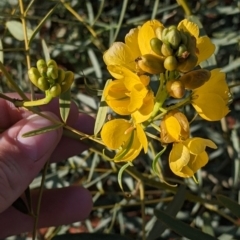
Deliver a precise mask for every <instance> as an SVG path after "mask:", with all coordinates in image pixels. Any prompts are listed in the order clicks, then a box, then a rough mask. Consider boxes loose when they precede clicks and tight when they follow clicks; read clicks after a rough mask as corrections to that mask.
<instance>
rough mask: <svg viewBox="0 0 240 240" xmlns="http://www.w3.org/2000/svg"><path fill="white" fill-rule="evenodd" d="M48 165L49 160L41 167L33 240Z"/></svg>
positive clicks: (34, 233)
mask: <svg viewBox="0 0 240 240" xmlns="http://www.w3.org/2000/svg"><path fill="white" fill-rule="evenodd" d="M48 165H49V161H47V162H46V163H45V165H44V168H43V174H42V181H41V186H40V190H39V196H38V202H37V210H36V213H35V215H36V217H35V221H34V226H33V237H32V239H33V240H35V238H36V233H37V227H38V220H39V213H40V208H41V202H42V195H43V188H44V182H45V178H46V174H47V169H48Z"/></svg>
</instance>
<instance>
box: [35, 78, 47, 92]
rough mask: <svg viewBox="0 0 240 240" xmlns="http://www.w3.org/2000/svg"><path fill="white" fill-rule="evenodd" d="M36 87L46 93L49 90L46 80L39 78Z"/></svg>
mask: <svg viewBox="0 0 240 240" xmlns="http://www.w3.org/2000/svg"><path fill="white" fill-rule="evenodd" d="M37 87H38V88H39V89H41V90H42V91H46V90H48V89H49V87H50V84H49V82H48V80H47V79H46V78H44V77H40V78H39V79H38V81H37Z"/></svg>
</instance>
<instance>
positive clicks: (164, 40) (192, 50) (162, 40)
mask: <svg viewBox="0 0 240 240" xmlns="http://www.w3.org/2000/svg"><path fill="white" fill-rule="evenodd" d="M155 33H156V37H155V38H152V39H151V40H150V45H151V49H152V51H153V52H154V53H155V54H157V55H158V56H159V57H161V58H163V59H164V62H163V65H164V68H165V69H166V70H168V71H173V70H179V71H180V72H188V71H190V70H192V69H193V68H194V67H195V66H196V64H197V61H198V58H197V55H196V52H197V49H196V39H195V37H194V36H191V35H190V34H189V33H188V32H184V31H183V30H181V29H180V30H179V29H178V28H177V27H176V26H170V27H169V28H164V27H158V28H156V30H155Z"/></svg>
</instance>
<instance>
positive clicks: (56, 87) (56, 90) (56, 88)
mask: <svg viewBox="0 0 240 240" xmlns="http://www.w3.org/2000/svg"><path fill="white" fill-rule="evenodd" d="M61 91H62V90H61V86H60V85H59V84H58V83H56V84H55V85H53V86H52V87H51V88H50V90H49V93H50V95H51V96H52V97H57V96H59V95H60V94H61Z"/></svg>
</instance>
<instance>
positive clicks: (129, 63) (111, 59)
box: [103, 42, 136, 78]
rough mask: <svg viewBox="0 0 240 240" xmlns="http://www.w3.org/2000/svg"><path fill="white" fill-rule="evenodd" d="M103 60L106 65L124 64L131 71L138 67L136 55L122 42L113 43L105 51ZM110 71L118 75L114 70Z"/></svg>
mask: <svg viewBox="0 0 240 240" xmlns="http://www.w3.org/2000/svg"><path fill="white" fill-rule="evenodd" d="M103 60H104V62H105V63H106V65H122V66H125V67H126V68H128V69H130V70H131V71H135V69H136V63H135V56H133V54H132V51H131V49H130V48H129V47H128V46H127V45H126V44H124V43H122V42H115V43H113V45H112V46H111V47H110V48H109V49H108V50H107V51H106V52H105V53H104V55H103ZM110 73H111V74H112V76H113V77H116V76H115V74H114V72H110ZM116 78H118V76H117V77H116Z"/></svg>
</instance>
